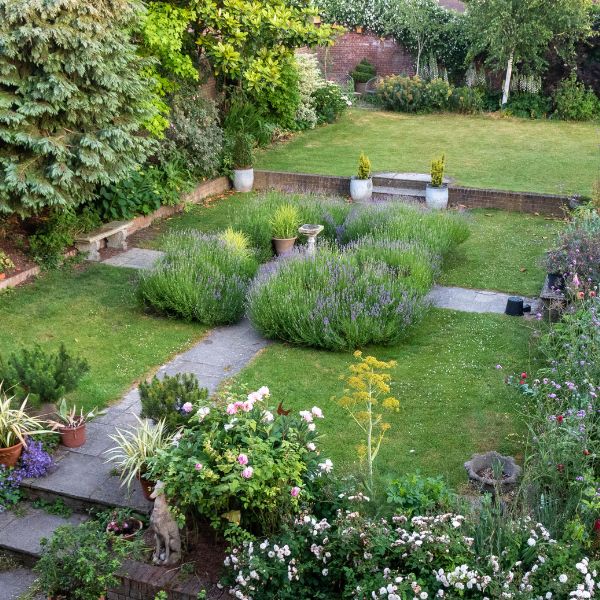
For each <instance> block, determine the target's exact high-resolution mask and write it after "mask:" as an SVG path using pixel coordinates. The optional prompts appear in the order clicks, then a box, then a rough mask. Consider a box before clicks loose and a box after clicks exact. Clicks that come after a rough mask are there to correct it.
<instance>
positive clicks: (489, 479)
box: [465, 452, 521, 493]
mask: <svg viewBox="0 0 600 600" xmlns="http://www.w3.org/2000/svg"><path fill="white" fill-rule="evenodd" d="M496 465H501V466H502V477H501V479H495V478H494V470H495V468H497V467H496ZM465 469H466V470H467V474H468V476H469V481H470V482H471V483H472V484H473V485H474V486H475V487H477V488H479V490H480V491H481V492H484V493H494V492H495V491H496V490H499V491H500V492H508V491H510V490H511V489H513V488H514V487H515V486H516V484H517V481H518V480H519V475H520V474H521V467H519V465H517V463H516V462H515V459H514V458H513V457H512V456H502V455H501V454H498V452H486V453H485V454H474V455H473V457H472V458H471V460H469V461H467V462H466V463H465Z"/></svg>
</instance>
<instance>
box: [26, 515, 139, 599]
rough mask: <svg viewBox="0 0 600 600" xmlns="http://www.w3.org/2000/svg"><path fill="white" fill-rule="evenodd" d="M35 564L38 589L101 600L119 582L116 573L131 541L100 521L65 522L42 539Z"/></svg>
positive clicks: (127, 553)
mask: <svg viewBox="0 0 600 600" xmlns="http://www.w3.org/2000/svg"><path fill="white" fill-rule="evenodd" d="M41 546H42V555H41V557H40V559H39V561H38V563H37V564H36V566H35V571H36V573H37V575H38V581H37V584H38V585H39V588H40V589H41V590H42V591H44V592H45V593H46V594H47V595H48V596H50V597H60V596H65V597H68V598H76V599H77V600H98V598H100V597H101V596H103V595H104V594H106V591H107V590H108V589H109V588H111V587H115V586H116V585H118V583H119V579H118V578H117V576H116V573H117V571H118V569H119V568H120V567H121V564H122V562H123V561H124V560H125V558H127V556H128V555H129V554H130V553H131V551H132V548H133V546H132V544H131V543H130V542H127V541H125V540H123V539H122V538H121V537H120V536H114V535H111V534H107V533H106V532H104V531H102V530H100V528H99V527H98V524H97V523H95V522H94V521H89V522H87V523H83V524H81V525H77V526H74V525H63V526H61V527H59V528H58V529H56V530H55V531H54V533H53V534H52V537H50V539H47V538H44V539H42V541H41Z"/></svg>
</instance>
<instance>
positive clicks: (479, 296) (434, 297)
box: [428, 285, 534, 314]
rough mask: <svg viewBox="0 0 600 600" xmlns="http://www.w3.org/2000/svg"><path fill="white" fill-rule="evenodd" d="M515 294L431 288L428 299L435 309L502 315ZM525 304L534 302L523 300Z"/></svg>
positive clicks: (454, 288)
mask: <svg viewBox="0 0 600 600" xmlns="http://www.w3.org/2000/svg"><path fill="white" fill-rule="evenodd" d="M514 295H515V294H504V293H501V292H491V291H488V290H471V289H465V288H457V287H444V286H441V285H435V286H433V288H432V290H431V291H430V292H429V295H428V298H429V300H430V301H431V303H432V304H433V305H434V306H436V307H437V308H447V309H451V310H458V311H462V312H474V313H498V314H501V313H504V311H505V310H506V303H507V301H508V299H509V298H510V297H511V296H514ZM523 300H524V301H525V304H532V305H533V304H534V300H532V299H530V298H523Z"/></svg>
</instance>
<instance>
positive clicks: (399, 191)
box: [373, 173, 451, 202]
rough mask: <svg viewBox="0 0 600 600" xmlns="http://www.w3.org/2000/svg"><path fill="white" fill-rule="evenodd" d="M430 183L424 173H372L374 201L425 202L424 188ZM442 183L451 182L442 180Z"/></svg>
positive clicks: (445, 179)
mask: <svg viewBox="0 0 600 600" xmlns="http://www.w3.org/2000/svg"><path fill="white" fill-rule="evenodd" d="M430 181H431V176H430V175H428V174H426V173H373V200H374V201H400V202H406V201H409V202H410V201H412V202H424V201H425V188H426V187H427V184H428V183H429V182H430ZM444 183H446V184H449V183H451V180H450V179H449V178H448V177H445V178H444Z"/></svg>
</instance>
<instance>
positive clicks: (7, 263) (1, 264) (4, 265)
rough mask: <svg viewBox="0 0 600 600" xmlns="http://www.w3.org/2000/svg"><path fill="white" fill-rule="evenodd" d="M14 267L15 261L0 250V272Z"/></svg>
mask: <svg viewBox="0 0 600 600" xmlns="http://www.w3.org/2000/svg"><path fill="white" fill-rule="evenodd" d="M14 268H15V263H14V262H13V261H12V260H11V259H10V257H9V256H8V254H6V252H2V250H0V273H3V272H4V271H10V269H14Z"/></svg>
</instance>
